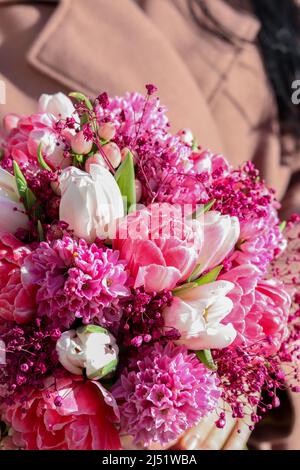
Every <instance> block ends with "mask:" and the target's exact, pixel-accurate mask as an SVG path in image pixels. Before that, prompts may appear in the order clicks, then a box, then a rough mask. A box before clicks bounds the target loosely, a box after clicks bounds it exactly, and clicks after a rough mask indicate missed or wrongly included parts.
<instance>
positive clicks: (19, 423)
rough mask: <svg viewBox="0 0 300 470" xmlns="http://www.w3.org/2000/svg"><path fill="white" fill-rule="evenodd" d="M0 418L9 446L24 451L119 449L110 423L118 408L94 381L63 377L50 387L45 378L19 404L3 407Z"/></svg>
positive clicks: (116, 418) (115, 420) (105, 391)
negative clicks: (6, 428)
mask: <svg viewBox="0 0 300 470" xmlns="http://www.w3.org/2000/svg"><path fill="white" fill-rule="evenodd" d="M72 379H73V380H72ZM3 419H4V421H6V422H7V423H8V424H9V425H10V426H11V428H12V441H13V444H14V445H16V446H17V447H19V448H23V449H26V450H113V449H114V450H115V449H120V441H119V435H118V432H117V430H116V428H115V427H114V424H113V423H114V422H117V421H118V419H119V417H118V409H117V407H116V404H115V401H114V398H113V397H112V395H110V393H109V392H108V391H107V390H106V389H105V388H104V387H102V386H101V384H99V383H98V382H93V381H87V382H86V381H83V380H79V379H77V378H74V377H71V376H66V377H65V378H60V379H58V380H56V383H55V385H54V384H53V379H51V378H49V386H47V387H46V388H45V390H43V391H40V392H39V391H36V390H32V391H31V393H29V395H28V397H27V401H26V402H25V403H24V404H23V405H12V406H9V407H6V409H5V410H4V413H3Z"/></svg>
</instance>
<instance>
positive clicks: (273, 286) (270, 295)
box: [221, 264, 291, 354]
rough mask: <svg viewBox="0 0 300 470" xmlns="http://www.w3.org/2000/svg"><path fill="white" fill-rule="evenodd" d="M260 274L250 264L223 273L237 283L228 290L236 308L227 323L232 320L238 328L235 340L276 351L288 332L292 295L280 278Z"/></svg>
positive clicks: (228, 317) (272, 352) (268, 351)
mask: <svg viewBox="0 0 300 470" xmlns="http://www.w3.org/2000/svg"><path fill="white" fill-rule="evenodd" d="M260 277H261V275H260V272H259V270H258V269H257V268H255V267H254V266H252V265H248V264H247V265H241V266H238V267H236V268H234V269H232V270H230V271H228V272H227V273H225V274H223V275H222V276H221V278H222V279H224V280H227V281H230V282H232V283H233V284H234V289H233V290H232V291H231V292H230V293H229V294H228V296H229V297H230V298H231V300H232V302H233V309H232V311H231V312H230V314H229V315H228V316H227V317H226V318H225V319H224V323H227V322H230V323H232V324H233V326H234V328H235V329H236V331H237V333H238V334H237V338H236V341H235V344H239V345H240V344H244V345H246V346H247V347H249V346H252V347H253V348H254V349H255V350H256V349H257V350H263V351H264V354H274V353H275V352H276V351H278V349H279V348H280V345H281V344H282V341H283V340H284V339H285V338H286V335H287V333H288V328H287V321H288V315H289V311H290V306H291V299H290V296H289V294H288V293H287V292H286V289H285V287H284V285H283V284H282V283H281V282H280V281H278V280H275V279H269V280H260Z"/></svg>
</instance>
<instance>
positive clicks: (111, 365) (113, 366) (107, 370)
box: [102, 359, 118, 377]
mask: <svg viewBox="0 0 300 470" xmlns="http://www.w3.org/2000/svg"><path fill="white" fill-rule="evenodd" d="M117 365H118V359H113V360H112V361H111V362H110V363H109V364H107V365H106V366H104V367H103V368H102V377H104V376H105V375H108V374H110V373H111V372H113V371H114V370H116V368H117Z"/></svg>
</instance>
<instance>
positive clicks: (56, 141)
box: [3, 113, 70, 168]
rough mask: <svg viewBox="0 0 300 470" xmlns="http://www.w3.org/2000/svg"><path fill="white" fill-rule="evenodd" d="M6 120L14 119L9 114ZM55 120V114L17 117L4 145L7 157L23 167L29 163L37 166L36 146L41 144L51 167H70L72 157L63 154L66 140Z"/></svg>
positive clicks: (5, 156)
mask: <svg viewBox="0 0 300 470" xmlns="http://www.w3.org/2000/svg"><path fill="white" fill-rule="evenodd" d="M6 120H7V121H11V119H9V116H7V117H6ZM56 121H57V118H56V117H55V116H53V115H52V114H46V113H38V114H33V115H31V116H20V117H19V119H18V120H17V119H16V118H15V120H14V121H13V122H14V126H15V127H13V125H11V126H10V127H9V130H10V132H9V134H8V136H7V137H6V139H5V141H4V144H3V147H4V158H5V159H8V161H10V160H11V159H12V160H15V161H16V162H17V163H18V164H19V165H21V166H23V165H26V164H27V163H31V165H33V166H38V160H37V149H38V145H39V144H40V143H41V144H42V152H43V155H44V158H45V160H46V161H47V163H48V164H49V165H51V167H52V168H58V167H59V168H64V167H65V166H68V165H69V164H70V160H69V159H67V158H65V156H64V145H63V142H62V141H61V139H60V138H59V135H58V133H57V131H56V130H55V123H56Z"/></svg>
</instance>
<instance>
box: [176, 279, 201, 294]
mask: <svg viewBox="0 0 300 470" xmlns="http://www.w3.org/2000/svg"><path fill="white" fill-rule="evenodd" d="M194 287H197V284H196V283H195V282H188V283H186V284H183V285H182V286H179V287H175V289H173V290H172V294H173V295H175V296H179V297H180V294H182V292H185V291H186V290H189V289H193V288H194Z"/></svg>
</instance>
